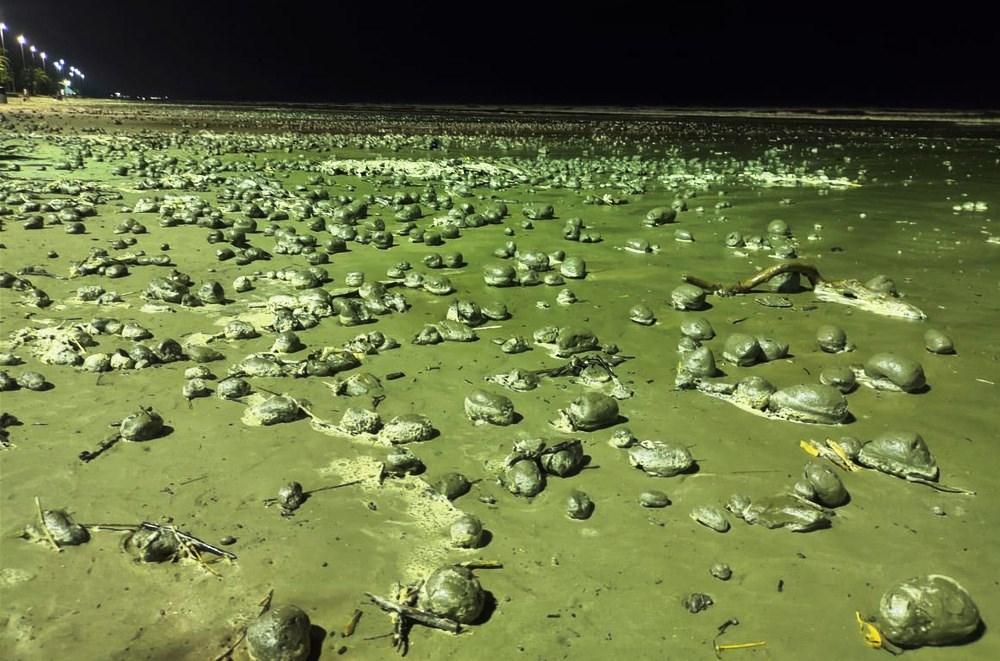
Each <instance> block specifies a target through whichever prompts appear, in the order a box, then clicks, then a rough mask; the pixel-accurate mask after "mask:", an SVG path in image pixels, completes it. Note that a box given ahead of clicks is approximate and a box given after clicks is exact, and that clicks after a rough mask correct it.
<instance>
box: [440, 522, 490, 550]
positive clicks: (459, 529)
mask: <svg viewBox="0 0 1000 661" xmlns="http://www.w3.org/2000/svg"><path fill="white" fill-rule="evenodd" d="M448 536H449V537H450V538H451V543H452V545H453V546H457V547H459V548H463V549H474V548H477V547H478V546H479V545H480V544H481V543H482V539H483V524H482V523H481V522H480V521H479V519H478V518H476V517H474V516H472V515H471V514H463V515H462V516H461V517H460V518H459V519H458V520H457V521H455V522H454V523H452V524H451V527H450V528H449V529H448Z"/></svg>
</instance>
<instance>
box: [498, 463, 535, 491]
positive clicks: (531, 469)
mask: <svg viewBox="0 0 1000 661" xmlns="http://www.w3.org/2000/svg"><path fill="white" fill-rule="evenodd" d="M503 484H504V486H505V487H507V490H508V491H510V492H511V493H512V494H514V495H515V496H526V497H528V498H531V497H532V496H537V495H538V494H540V493H541V492H542V489H544V488H545V475H544V474H543V473H542V471H541V469H540V468H539V467H538V463H537V462H536V461H534V460H533V459H522V460H521V461H518V462H515V463H514V464H512V465H511V466H508V467H507V468H506V469H504V474H503Z"/></svg>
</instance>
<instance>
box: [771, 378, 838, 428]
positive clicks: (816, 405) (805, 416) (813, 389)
mask: <svg viewBox="0 0 1000 661" xmlns="http://www.w3.org/2000/svg"><path fill="white" fill-rule="evenodd" d="M767 406H768V409H770V410H771V411H773V412H775V413H778V414H780V415H783V416H785V417H787V418H789V419H792V420H797V421H799V422H811V423H817V424H824V425H834V424H839V423H841V422H843V421H844V420H846V419H847V415H848V411H847V399H846V398H845V397H844V395H843V393H841V392H840V391H839V390H837V389H836V388H833V387H831V386H824V385H822V384H801V385H797V386H790V387H788V388H782V389H781V390H779V391H777V392H775V393H774V394H773V395H771V398H770V399H769V400H768V405H767Z"/></svg>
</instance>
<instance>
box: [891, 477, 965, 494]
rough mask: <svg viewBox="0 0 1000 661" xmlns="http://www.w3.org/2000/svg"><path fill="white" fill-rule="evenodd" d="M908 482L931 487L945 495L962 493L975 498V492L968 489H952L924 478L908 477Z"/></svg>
mask: <svg viewBox="0 0 1000 661" xmlns="http://www.w3.org/2000/svg"><path fill="white" fill-rule="evenodd" d="M906 481H907V482H913V483H915V484H922V485H924V486H925V487H930V488H931V489H936V490H937V491H942V492H944V493H960V494H962V495H963V496H975V495H976V492H975V491H970V490H968V489H962V488H960V487H950V486H948V485H947V484H940V483H938V482H931V481H930V480H925V479H924V478H922V477H907V478H906Z"/></svg>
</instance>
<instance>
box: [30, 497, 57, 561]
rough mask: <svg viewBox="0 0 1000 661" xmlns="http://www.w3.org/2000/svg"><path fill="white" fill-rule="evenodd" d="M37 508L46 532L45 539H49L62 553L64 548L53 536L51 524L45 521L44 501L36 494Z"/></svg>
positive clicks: (43, 530) (53, 546)
mask: <svg viewBox="0 0 1000 661" xmlns="http://www.w3.org/2000/svg"><path fill="white" fill-rule="evenodd" d="M35 509H36V510H38V520H39V521H41V523H42V533H44V534H45V539H47V540H49V544H51V545H52V548H54V549H55V550H56V551H57V552H59V553H61V552H62V549H61V548H60V547H59V544H58V543H56V540H55V537H53V536H52V531H51V530H49V526H48V525H47V524H46V523H45V513H44V512H43V511H42V501H40V500H39V499H38V496H35Z"/></svg>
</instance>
